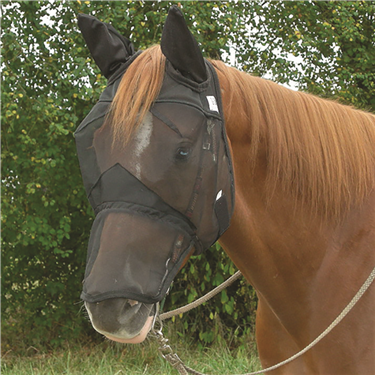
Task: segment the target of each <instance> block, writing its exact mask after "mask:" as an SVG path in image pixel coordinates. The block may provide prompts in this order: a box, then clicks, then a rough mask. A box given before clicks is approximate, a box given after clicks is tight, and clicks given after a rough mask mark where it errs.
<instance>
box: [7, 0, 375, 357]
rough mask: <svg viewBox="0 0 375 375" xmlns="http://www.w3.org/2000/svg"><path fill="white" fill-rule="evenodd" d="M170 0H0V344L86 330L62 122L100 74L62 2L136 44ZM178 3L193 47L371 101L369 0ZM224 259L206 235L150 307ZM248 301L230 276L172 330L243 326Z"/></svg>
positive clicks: (67, 139) (77, 197) (191, 290)
mask: <svg viewBox="0 0 375 375" xmlns="http://www.w3.org/2000/svg"><path fill="white" fill-rule="evenodd" d="M172 3H175V2H169V1H161V2H157V1H147V2H139V1H136V2H131V1H121V2H120V1H119V2H115V1H83V0H77V1H48V2H47V1H22V2H14V1H8V2H7V1H2V2H1V14H2V31H1V33H2V34H1V37H2V42H3V44H2V63H1V70H2V90H1V95H2V96H1V99H2V108H1V123H2V130H1V131H2V150H1V156H2V229H3V235H2V252H3V257H2V313H3V315H2V322H3V331H2V333H3V335H2V338H3V343H4V345H3V348H4V349H5V350H6V349H8V347H7V345H8V346H9V348H13V349H15V348H18V349H22V348H27V347H29V346H30V345H32V346H34V347H39V346H40V347H42V346H43V345H44V346H47V347H51V346H59V345H62V344H63V343H64V341H65V340H66V339H70V340H71V339H74V338H80V337H83V335H85V334H93V330H92V328H91V327H90V326H89V324H88V323H87V322H86V321H85V318H84V316H83V313H81V312H80V310H81V304H80V302H79V301H80V299H79V295H80V290H81V281H82V279H83V273H84V268H85V257H86V246H87V241H88V236H89V231H90V228H91V224H92V220H93V213H92V210H91V208H90V207H89V205H88V202H87V200H86V196H85V192H84V189H83V184H82V180H81V176H80V171H79V166H78V160H77V156H76V151H75V144H74V139H73V132H74V130H75V128H76V127H77V125H78V124H79V122H80V121H81V120H82V119H83V118H84V117H85V115H86V114H87V113H88V112H89V111H90V109H91V108H92V106H93V105H94V104H95V102H96V101H97V99H98V97H99V95H100V93H101V92H102V90H103V88H104V87H105V84H106V81H105V79H104V77H102V76H101V75H100V71H99V70H98V68H97V67H96V65H95V63H94V62H93V60H92V59H91V57H90V55H89V53H88V49H87V47H86V46H85V44H84V41H83V38H82V37H81V35H80V33H79V31H78V28H77V25H76V16H77V14H78V13H80V12H83V13H89V14H92V15H95V16H97V17H99V18H100V19H101V20H103V21H105V22H110V23H112V24H114V25H115V27H116V28H117V29H118V30H119V31H120V32H121V33H123V34H124V35H126V36H128V37H130V38H131V39H132V41H133V42H134V44H135V46H136V48H142V49H143V48H146V47H148V46H150V45H152V44H155V43H158V42H159V40H160V35H161V31H162V24H163V22H164V19H165V17H166V14H167V10H168V8H169V7H170V5H171V4H172ZM181 4H182V7H183V10H184V12H185V15H186V18H187V23H188V25H189V27H190V29H191V30H192V32H193V33H194V35H195V37H196V38H197V40H198V42H199V43H200V44H201V46H202V49H203V51H204V54H205V56H207V57H213V58H224V57H225V56H228V54H231V55H233V53H232V51H235V62H234V63H235V64H236V65H237V66H238V67H239V68H241V69H243V70H246V71H252V72H255V73H256V74H259V75H262V76H264V75H271V76H272V77H273V79H275V80H277V81H279V82H281V83H291V82H297V83H298V86H299V88H300V89H303V90H308V91H311V92H313V93H317V94H319V95H323V96H327V97H332V96H335V97H339V98H341V99H343V100H345V101H346V102H348V103H351V104H354V105H356V106H359V107H365V108H372V109H375V102H374V100H375V99H374V98H375V91H374V90H375V88H374V74H375V73H374V72H375V69H374V64H375V56H374V53H375V52H374V51H375V48H374V35H375V32H374V31H375V30H374V28H375V22H374V3H373V2H363V1H358V2H312V1H306V2H271V1H266V2H263V3H258V2H235V3H233V2H232V3H231V2H220V1H211V2H203V1H202V2H197V1H192V2H189V1H187V2H181ZM229 47H231V49H230V48H229ZM233 273H234V266H233V265H232V263H231V262H230V261H229V260H228V258H227V256H226V255H225V254H224V252H223V251H222V250H221V249H220V248H219V247H212V248H211V249H210V250H209V251H208V252H207V253H206V254H204V255H202V256H198V257H195V258H193V259H192V260H191V261H190V263H188V264H187V266H186V267H185V268H184V269H183V270H182V271H181V272H180V274H179V275H178V277H177V278H176V280H175V282H174V285H173V288H171V293H170V295H169V297H168V298H167V300H166V301H165V305H164V310H169V309H171V308H175V307H178V306H179V305H183V304H185V303H187V302H191V301H192V300H193V299H195V298H196V297H198V296H201V295H202V294H204V293H205V292H207V291H208V290H210V289H212V288H213V287H214V286H216V285H218V284H219V283H220V282H221V281H222V280H223V279H225V278H227V277H228V276H229V275H231V274H233ZM255 306H256V298H255V292H254V291H253V290H252V289H251V288H250V287H249V286H248V285H247V284H246V283H245V282H244V281H237V282H236V283H235V284H234V285H233V286H231V287H230V288H229V289H228V290H226V291H224V292H222V294H221V295H220V296H217V297H216V298H215V299H214V300H213V301H212V302H209V303H207V304H206V306H202V307H200V308H199V309H197V310H196V311H195V312H190V313H189V314H186V315H184V316H183V317H182V318H181V321H180V326H181V327H182V328H181V330H180V334H184V333H189V335H194V336H195V337H196V338H199V339H200V340H201V342H202V343H203V344H207V343H211V342H212V341H214V340H218V339H219V338H220V337H225V338H226V339H229V340H231V339H233V336H238V335H241V334H242V333H249V332H250V330H251V327H252V324H253V320H254V314H253V312H254V310H255ZM224 327H227V328H224ZM93 335H95V334H93ZM96 337H99V335H96Z"/></svg>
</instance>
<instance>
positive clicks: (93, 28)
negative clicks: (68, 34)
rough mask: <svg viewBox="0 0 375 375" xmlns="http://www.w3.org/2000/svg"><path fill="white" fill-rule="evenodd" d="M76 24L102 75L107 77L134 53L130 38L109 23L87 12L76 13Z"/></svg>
mask: <svg viewBox="0 0 375 375" xmlns="http://www.w3.org/2000/svg"><path fill="white" fill-rule="evenodd" d="M78 26H79V28H80V29H81V32H82V35H83V37H84V39H85V41H86V44H87V46H88V47H89V50H90V52H91V55H92V57H93V58H94V60H95V62H96V64H97V65H98V67H99V68H100V70H101V72H102V73H103V75H104V76H105V77H106V78H107V79H109V78H110V77H111V75H112V74H113V73H114V72H115V71H116V70H117V68H118V67H119V65H120V64H121V63H124V62H126V61H127V60H128V59H129V57H130V56H132V55H133V54H134V47H133V44H132V43H131V42H130V40H128V39H126V38H124V37H123V36H122V35H120V34H119V33H118V31H116V30H115V29H114V27H112V26H111V25H109V24H106V23H104V22H101V21H99V20H98V19H97V18H95V17H93V16H89V15H87V14H79V15H78Z"/></svg>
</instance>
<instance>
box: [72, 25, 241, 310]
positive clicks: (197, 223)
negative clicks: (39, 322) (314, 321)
mask: <svg viewBox="0 0 375 375" xmlns="http://www.w3.org/2000/svg"><path fill="white" fill-rule="evenodd" d="M90 22H92V18H90ZM97 22H100V21H97ZM106 26H107V25H106ZM80 27H81V25H80ZM101 27H102V26H101ZM103 30H104V32H107V31H106V29H105V28H103ZM85 39H86V36H85ZM138 54H139V53H137V54H133V55H128V56H126V59H124V61H122V62H121V63H120V64H119V66H118V68H117V71H115V72H112V71H111V76H112V77H111V79H110V81H109V83H108V86H107V88H106V89H105V90H104V92H103V93H102V95H101V97H100V99H99V101H98V103H97V104H96V105H95V106H94V108H93V109H92V110H91V112H90V113H89V114H88V116H87V117H86V118H85V119H84V121H83V122H82V123H81V124H80V126H79V127H78V129H77V130H76V133H75V138H76V144H77V153H78V158H79V162H80V167H81V173H82V178H83V182H84V186H85V189H86V192H87V195H88V198H89V201H90V204H91V205H92V207H93V209H94V212H95V215H96V217H95V220H94V223H93V226H92V230H91V234H90V240H89V245H88V254H87V266H86V272H85V280H84V284H83V292H82V295H81V298H82V299H83V300H85V301H87V302H98V301H102V300H104V299H109V298H128V299H133V300H137V301H139V302H143V303H156V302H158V301H160V300H161V299H163V298H164V296H165V294H166V292H167V290H168V288H169V286H170V284H171V282H172V280H173V278H174V277H175V276H176V274H177V272H178V270H179V269H180V267H181V265H182V263H183V261H184V260H185V258H186V257H187V256H188V254H189V253H190V251H191V249H192V247H193V246H194V247H195V249H196V252H198V253H199V252H201V251H203V250H205V249H207V248H209V247H210V246H211V245H212V244H213V243H214V242H215V241H216V240H217V239H218V238H219V237H220V236H221V235H222V234H223V233H224V231H225V230H226V229H227V228H228V227H229V222H230V218H231V216H232V213H233V209H234V178H233V171H232V164H231V158H230V153H229V147H228V144H227V138H226V133H225V128H224V118H223V111H222V104H221V96H220V87H219V82H218V79H217V76H216V72H215V70H214V68H213V67H212V65H211V64H210V63H209V62H207V61H205V66H206V73H207V79H206V80H205V81H204V82H201V83H197V82H195V81H193V80H191V79H190V78H188V77H186V76H183V75H182V74H181V73H180V72H179V71H177V70H176V69H175V68H174V67H173V65H172V64H171V63H170V62H169V61H167V68H166V74H165V77H164V81H163V85H162V89H161V92H160V95H159V96H158V98H157V99H156V101H155V103H154V105H153V106H152V108H151V109H150V112H149V114H148V121H150V123H151V124H153V130H152V131H153V132H156V130H157V129H159V128H160V129H164V128H168V127H169V128H170V129H171V130H173V131H175V132H177V133H183V132H184V131H186V127H189V128H191V126H193V125H187V124H190V122H189V121H180V122H181V123H180V122H179V121H178V118H179V117H180V118H182V119H183V118H184V117H187V118H188V120H192V119H193V120H194V119H196V120H197V121H198V122H199V124H198V125H199V127H198V128H199V129H198V131H197V139H196V142H195V143H196V145H197V146H196V150H197V155H198V156H197V158H196V159H197V163H196V164H197V165H196V166H195V169H194V170H195V171H196V173H195V175H194V176H191V188H190V191H189V193H188V195H189V196H188V197H187V199H186V202H187V204H186V205H185V206H184V207H182V206H181V205H180V204H179V202H180V200H176V199H173V198H169V195H168V194H164V193H163V191H162V190H160V186H159V183H158V181H156V182H155V183H154V184H153V183H150V182H149V181H148V180H146V179H144V178H143V177H142V176H141V175H138V174H137V173H136V170H135V169H134V168H133V167H132V166H130V165H129V164H127V161H126V160H125V161H124V159H127V158H126V151H125V156H124V154H122V155H121V153H119V155H116V156H115V157H114V156H113V153H114V151H113V150H111V149H110V147H107V148H105V146H104V145H110V144H111V142H110V141H109V142H108V139H106V137H107V136H108V132H107V133H106V132H105V130H106V129H107V128H110V127H108V126H105V127H103V124H104V121H105V118H106V116H107V114H108V112H109V108H110V104H111V102H112V100H113V98H114V96H115V94H116V92H117V88H118V86H119V84H120V81H121V78H122V75H123V74H124V73H125V72H126V69H127V67H128V66H129V65H130V64H131V63H132V62H133V61H134V60H135V59H136V57H137V56H138ZM117 55H118V54H117ZM116 63H117V62H116ZM173 112H174V113H173ZM109 133H110V132H109ZM106 134H107V136H106ZM108 137H109V138H110V135H109V136H108ZM108 137H107V138H108ZM135 138H136V137H135ZM132 142H134V140H130V143H129V148H130V149H132ZM127 147H128V146H127ZM133 150H134V147H133ZM110 154H112V155H110ZM108 155H109V156H108ZM103 159H106V161H105V162H103ZM128 159H131V155H129V158H128ZM108 160H109V162H108ZM171 178H172V179H171V181H173V176H171ZM172 185H173V183H172ZM172 189H173V186H172ZM176 194H177V193H176ZM172 195H173V194H172ZM177 195H178V194H177Z"/></svg>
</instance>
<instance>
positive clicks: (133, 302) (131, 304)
mask: <svg viewBox="0 0 375 375" xmlns="http://www.w3.org/2000/svg"><path fill="white" fill-rule="evenodd" d="M138 303H139V302H138V301H134V300H132V299H129V300H128V304H129V305H130V306H131V307H133V306H135V305H138Z"/></svg>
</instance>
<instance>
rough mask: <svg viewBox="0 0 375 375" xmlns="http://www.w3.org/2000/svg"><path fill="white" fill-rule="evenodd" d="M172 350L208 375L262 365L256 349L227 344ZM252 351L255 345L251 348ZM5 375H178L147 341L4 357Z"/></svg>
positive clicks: (176, 343) (177, 344)
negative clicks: (234, 347) (231, 347)
mask: <svg viewBox="0 0 375 375" xmlns="http://www.w3.org/2000/svg"><path fill="white" fill-rule="evenodd" d="M171 346H172V348H173V349H174V350H175V351H176V352H177V353H178V355H179V357H180V358H181V359H182V360H183V361H184V362H185V364H186V365H187V366H189V367H191V368H193V369H195V370H197V371H200V372H204V373H207V374H210V375H211V374H212V375H215V374H223V375H224V374H243V373H247V372H251V371H257V370H259V369H260V368H261V367H260V363H259V360H258V358H257V355H256V353H255V351H254V349H249V348H248V346H244V345H243V346H240V347H238V348H237V349H235V350H232V351H230V350H229V349H228V347H227V345H226V344H225V343H220V344H216V345H214V346H213V347H211V348H209V349H198V348H197V347H196V346H195V345H190V344H189V343H188V342H186V341H185V342H184V341H180V340H178V339H174V340H172V343H171ZM249 346H250V347H253V345H252V344H250V345H249ZM1 374H2V375H57V374H58V375H61V374H64V375H82V374H84V375H104V374H105V375H124V374H129V375H143V374H149V375H176V374H178V372H177V371H176V370H174V369H173V368H172V367H171V366H170V365H169V363H167V362H166V361H165V360H164V359H163V358H161V356H160V355H159V353H158V344H157V342H156V341H155V340H154V339H148V340H147V341H146V342H145V343H143V344H140V345H121V344H115V343H110V342H108V341H105V342H103V343H101V344H99V345H96V346H92V347H69V345H68V346H67V347H66V349H65V350H59V351H56V352H53V353H48V354H46V353H39V352H37V351H36V350H35V349H33V348H29V350H28V353H27V355H26V354H25V355H24V356H19V355H17V356H16V355H12V352H8V353H5V354H4V355H3V358H2V364H1Z"/></svg>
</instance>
